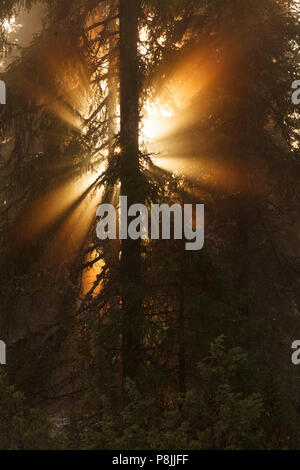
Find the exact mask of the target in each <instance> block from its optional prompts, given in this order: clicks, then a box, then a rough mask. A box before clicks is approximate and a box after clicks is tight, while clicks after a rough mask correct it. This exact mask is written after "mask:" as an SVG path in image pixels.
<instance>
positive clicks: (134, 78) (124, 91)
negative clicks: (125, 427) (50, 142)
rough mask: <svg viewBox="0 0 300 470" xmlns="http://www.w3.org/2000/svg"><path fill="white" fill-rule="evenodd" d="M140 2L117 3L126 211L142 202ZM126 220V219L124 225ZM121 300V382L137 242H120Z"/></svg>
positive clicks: (135, 345) (133, 332)
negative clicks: (139, 54) (139, 56)
mask: <svg viewBox="0 0 300 470" xmlns="http://www.w3.org/2000/svg"><path fill="white" fill-rule="evenodd" d="M139 9H140V0H120V116H121V123H120V126H121V129H120V147H121V194H122V195H123V196H127V198H128V199H127V201H128V207H130V205H132V204H135V203H138V202H143V197H142V184H141V173H140V166H139V95H140V86H139V67H138V19H139ZM129 223H130V218H128V224H129ZM120 268H121V269H120V272H121V280H120V283H121V286H122V287H121V289H122V293H121V297H122V321H123V323H122V329H123V331H122V336H123V345H122V351H123V360H122V364H123V380H125V379H126V377H129V378H134V377H135V376H136V375H137V373H138V368H139V365H140V363H141V344H142V338H141V323H142V321H143V315H142V295H141V241H140V240H130V239H127V240H122V243H121V266H120Z"/></svg>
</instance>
